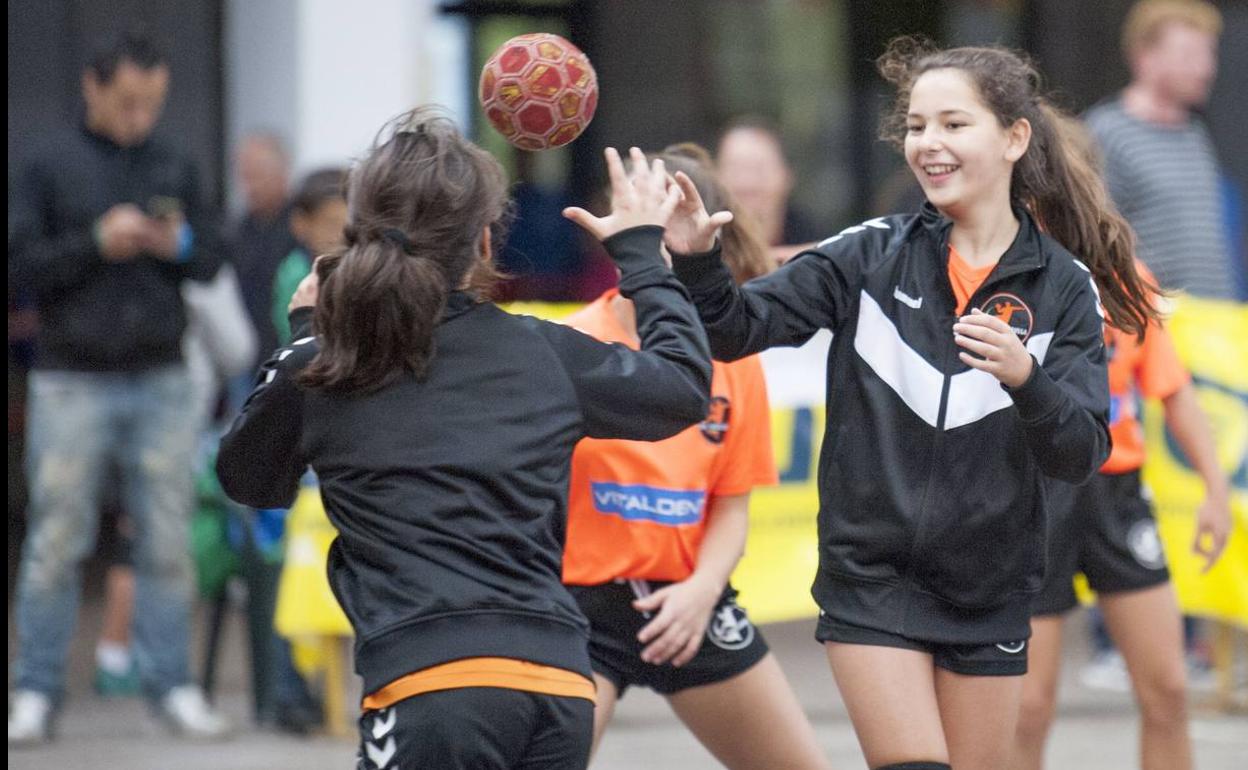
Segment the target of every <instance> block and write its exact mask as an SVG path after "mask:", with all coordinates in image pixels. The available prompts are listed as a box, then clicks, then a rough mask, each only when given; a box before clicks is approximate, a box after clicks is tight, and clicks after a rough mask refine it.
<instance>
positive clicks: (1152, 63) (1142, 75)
mask: <svg viewBox="0 0 1248 770" xmlns="http://www.w3.org/2000/svg"><path fill="white" fill-rule="evenodd" d="M1221 31H1222V17H1221V15H1220V14H1219V13H1218V10H1217V9H1216V8H1215V7H1214V6H1213V5H1212V4H1211V3H1209V2H1206V0H1141V1H1140V2H1138V3H1136V4H1135V6H1133V7H1132V9H1131V11H1130V13H1128V15H1127V19H1126V22H1125V23H1124V25H1123V35H1122V38H1123V39H1122V42H1123V50H1124V52H1125V54H1126V57H1127V61H1128V63H1129V65H1130V67H1131V73H1132V80H1131V83H1130V84H1129V85H1128V86H1127V87H1126V88H1125V89H1124V90H1123V91H1122V93H1121V94H1119V95H1118V97H1117V98H1115V99H1113V100H1111V101H1108V102H1104V103H1102V104H1100V105H1098V106H1096V107H1094V108H1093V109H1092V110H1090V111H1089V112H1088V114H1087V116H1086V120H1087V125H1088V128H1089V129H1090V130H1091V132H1092V134H1093V135H1094V136H1095V137H1096V140H1097V142H1098V144H1099V145H1100V149H1101V152H1102V153H1103V155H1104V161H1105V177H1106V180H1107V181H1108V183H1109V188H1110V192H1111V194H1112V195H1113V198H1114V202H1115V203H1117V205H1118V208H1119V209H1120V210H1121V211H1122V213H1123V215H1124V216H1125V217H1126V218H1127V220H1128V221H1129V222H1130V223H1131V225H1132V227H1134V228H1135V231H1136V234H1137V235H1138V237H1139V257H1140V259H1141V260H1142V261H1143V262H1144V263H1145V264H1146V265H1148V267H1149V268H1150V269H1151V270H1152V272H1153V274H1154V275H1156V276H1157V280H1158V282H1159V283H1160V285H1161V287H1162V288H1163V289H1171V290H1181V291H1186V292H1189V293H1191V294H1193V295H1197V296H1202V297H1214V298H1220V299H1231V298H1233V297H1234V292H1235V288H1234V287H1235V284H1236V282H1235V276H1234V274H1233V272H1232V264H1231V260H1232V255H1231V244H1230V236H1229V233H1228V230H1227V227H1226V224H1225V222H1224V221H1223V205H1222V199H1221V189H1220V175H1219V170H1218V163H1217V158H1216V156H1215V154H1214V149H1213V143H1212V141H1211V140H1210V137H1209V132H1208V131H1207V130H1206V128H1205V126H1204V124H1203V123H1201V122H1200V120H1198V119H1197V118H1196V117H1195V116H1194V115H1193V110H1195V109H1198V108H1200V107H1201V106H1202V105H1203V104H1204V103H1205V102H1206V101H1207V100H1208V97H1209V91H1210V89H1211V87H1212V85H1213V79H1214V76H1215V74H1216V72H1217V46H1218V37H1219V35H1220V34H1221Z"/></svg>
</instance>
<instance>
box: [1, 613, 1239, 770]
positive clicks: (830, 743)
mask: <svg viewBox="0 0 1248 770" xmlns="http://www.w3.org/2000/svg"><path fill="white" fill-rule="evenodd" d="M84 614H85V615H86V617H85V618H84V622H83V626H84V628H85V629H88V630H89V629H91V628H92V627H93V626H94V625H96V623H94V622H93V620H94V618H93V612H92V610H90V609H89V610H88V611H87V612H86V613H84ZM1070 625H1071V628H1070V633H1069V636H1068V644H1067V649H1068V650H1069V652H1068V653H1067V656H1066V661H1067V664H1068V665H1067V667H1066V669H1067V671H1066V677H1065V679H1066V681H1065V683H1064V685H1063V689H1062V701H1061V709H1060V715H1059V720H1058V724H1057V727H1056V730H1055V732H1054V734H1053V737H1052V741H1051V750H1050V755H1049V764H1048V767H1049V768H1054V769H1055V770H1056V769H1057V768H1061V770H1093V769H1095V770H1105V769H1106V768H1132V767H1135V766H1136V762H1135V754H1136V749H1135V745H1136V726H1135V714H1134V711H1133V708H1132V705H1131V701H1130V698H1129V696H1127V695H1122V694H1113V693H1103V692H1095V691H1090V690H1087V689H1084V688H1081V687H1080V686H1079V685H1078V683H1077V682H1076V681H1075V680H1074V670H1075V668H1076V667H1077V665H1078V664H1079V663H1081V662H1082V661H1083V660H1084V658H1085V657H1086V653H1085V650H1084V648H1083V646H1082V644H1081V643H1080V642H1081V640H1082V639H1083V634H1082V633H1080V632H1081V630H1082V629H1081V628H1080V627H1079V626H1080V625H1081V624H1078V623H1074V624H1070ZM765 632H766V633H767V637H768V640H769V641H770V642H771V645H772V647H773V649H774V650H775V651H776V654H777V656H778V658H779V659H780V662H781V664H782V665H783V666H784V668H785V671H786V673H787V674H788V676H789V678H790V680H791V681H792V682H793V684H794V687H795V688H796V690H797V692H798V696H799V698H800V699H801V701H802V703H803V704H804V706H805V708H806V713H807V714H808V715H809V716H810V718H811V720H812V721H813V722H814V724H815V727H816V730H817V731H818V734H819V739H820V741H821V743H822V745H823V747H824V749H825V750H826V752H827V754H828V756H829V757H831V759H832V761H833V763H834V766H835V767H836V768H838V770H841V769H843V770H849V769H851V768H852V769H853V770H861V769H862V768H864V767H865V765H864V763H863V761H862V759H861V757H860V755H859V752H858V748H857V744H856V743H855V740H854V735H853V731H852V729H851V727H850V724H849V720H848V718H847V717H846V714H845V709H844V706H843V704H842V703H841V701H840V699H839V698H838V697H837V694H836V689H835V688H834V687H833V685H832V677H831V674H830V673H829V671H828V668H827V664H826V662H825V660H824V657H823V653H822V649H821V648H820V647H819V646H818V645H817V644H815V643H814V642H813V641H812V640H811V633H812V630H811V624H810V623H786V624H780V625H775V626H769V627H766V628H765ZM226 645H227V647H226V649H227V655H226V660H225V661H224V663H223V664H222V665H223V670H222V672H221V697H220V703H221V705H222V707H223V708H224V709H225V710H226V711H227V712H228V713H229V714H230V715H231V716H232V717H234V719H235V720H236V722H237V723H238V724H244V723H245V722H246V718H247V714H248V700H247V694H246V690H245V681H246V674H245V669H244V665H243V661H244V660H245V655H244V653H243V642H242V627H241V620H239V619H235V620H234V621H233V622H232V624H231V626H230V627H229V630H228V632H227V641H226ZM9 647H10V656H11V654H12V647H13V643H12V626H11V624H10V645H9ZM88 653H89V648H88V646H87V645H86V644H85V643H84V642H82V641H81V640H80V641H79V642H77V643H76V645H75V663H74V668H73V683H72V685H71V691H72V702H71V703H70V706H69V709H68V712H67V713H66V715H65V718H64V719H63V720H62V722H61V731H60V738H59V740H58V741H57V742H56V743H55V744H54V745H52V746H51V747H48V748H44V749H39V750H34V751H19V752H9V757H8V759H9V767H10V768H13V769H14V770H27V769H29V770H36V768H38V769H39V770H43V769H44V768H57V770H79V769H80V768H84V769H85V768H91V769H92V770H113V769H114V768H116V769H117V770H123V769H124V770H170V769H174V770H219V769H220V768H231V769H235V770H276V769H279V768H292V769H293V770H322V769H324V770H329V769H330V768H334V769H335V770H339V769H344V768H351V767H354V764H353V757H354V754H355V748H354V746H353V745H352V744H351V743H349V742H347V741H342V740H336V739H331V738H324V737H322V738H315V739H310V740H296V739H291V738H288V737H285V736H281V735H277V734H273V733H269V732H263V731H256V730H249V729H243V730H241V731H240V732H239V734H238V735H236V736H235V738H234V739H233V740H232V741H230V742H228V743H222V744H215V745H190V744H186V743H183V742H179V741H176V740H173V739H171V738H169V737H168V736H167V735H165V734H164V733H163V732H162V731H161V730H160V728H159V727H158V726H157V725H156V724H155V723H154V722H153V721H152V720H151V719H150V717H148V715H147V713H146V711H145V709H144V707H143V706H142V704H140V703H138V702H137V701H103V700H100V699H98V698H96V697H95V696H94V695H92V694H91V693H90V689H89V681H90V671H89V663H90V656H89V654H88ZM1199 700H1200V698H1199V696H1197V698H1196V701H1197V706H1196V708H1195V714H1194V718H1193V724H1192V732H1193V735H1194V738H1195V744H1196V754H1197V766H1198V767H1199V768H1202V770H1232V769H1234V770H1242V769H1243V768H1248V717H1244V716H1242V715H1241V716H1237V717H1229V716H1220V715H1217V714H1214V713H1212V712H1210V711H1208V710H1206V709H1202V708H1201V707H1200V706H1199ZM593 767H594V768H599V769H601V770H622V769H623V768H645V770H665V769H666V768H671V769H672V770H700V769H701V768H714V767H718V765H717V763H716V762H715V761H714V760H713V759H712V758H711V757H710V755H709V754H707V752H706V751H705V750H704V749H702V748H701V746H699V745H698V744H697V743H696V742H695V741H694V740H693V739H692V738H691V737H690V736H689V734H688V733H687V732H686V731H685V730H684V729H683V728H682V727H681V725H680V724H679V722H677V721H676V720H675V718H674V717H673V716H672V715H671V712H670V710H669V709H668V708H667V705H666V704H665V703H664V702H663V701H662V699H660V698H658V697H655V696H653V695H651V694H650V693H647V692H641V691H632V692H630V693H629V695H628V697H627V698H626V699H625V700H624V701H623V702H622V703H621V704H620V707H619V709H618V711H617V714H616V719H615V722H614V723H613V725H612V727H611V730H610V732H608V734H607V737H606V739H605V740H604V743H603V746H602V748H601V751H600V753H599V756H598V758H597V761H596V762H595V763H594V765H593Z"/></svg>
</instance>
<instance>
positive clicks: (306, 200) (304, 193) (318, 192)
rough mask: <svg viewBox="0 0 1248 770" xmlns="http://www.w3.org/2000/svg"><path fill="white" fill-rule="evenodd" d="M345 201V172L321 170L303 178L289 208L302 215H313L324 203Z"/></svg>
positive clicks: (328, 169)
mask: <svg viewBox="0 0 1248 770" xmlns="http://www.w3.org/2000/svg"><path fill="white" fill-rule="evenodd" d="M346 199H347V171H346V169H341V168H322V169H318V170H316V171H313V172H312V173H310V174H308V175H307V176H306V177H304V178H303V182H302V183H301V184H300V185H299V189H298V190H296V191H295V196H294V198H292V199H291V207H292V208H293V209H294V210H295V211H297V212H299V213H300V214H303V215H305V216H306V215H310V214H315V213H316V210H317V209H319V208H320V207H321V204H323V203H325V202H326V201H332V200H343V201H345V200H346Z"/></svg>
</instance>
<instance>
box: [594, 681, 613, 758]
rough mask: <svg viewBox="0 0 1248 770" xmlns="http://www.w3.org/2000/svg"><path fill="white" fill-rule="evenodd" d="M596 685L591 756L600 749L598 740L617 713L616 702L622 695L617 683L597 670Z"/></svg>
mask: <svg viewBox="0 0 1248 770" xmlns="http://www.w3.org/2000/svg"><path fill="white" fill-rule="evenodd" d="M594 685H595V687H596V689H597V693H595V695H596V697H595V701H596V703H595V705H594V742H593V745H592V748H591V749H590V754H589V755H590V756H591V757H592V756H593V755H594V754H595V753H596V752H597V751H598V742H599V741H601V740H602V734H603V733H604V732H606V730H607V724H608V723H610V721H611V717H612V715H614V714H615V703H616V701H617V700H619V697H620V693H619V691H617V690H616V689H615V684H614V683H613V682H612V681H611V680H610V679H607V678H606V677H605V676H603V675H602V674H599V673H598V672H597V671H595V672H594Z"/></svg>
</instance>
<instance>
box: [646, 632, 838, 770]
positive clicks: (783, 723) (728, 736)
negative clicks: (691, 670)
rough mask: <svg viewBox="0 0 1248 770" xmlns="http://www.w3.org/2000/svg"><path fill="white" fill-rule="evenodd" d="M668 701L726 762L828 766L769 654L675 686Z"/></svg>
mask: <svg viewBox="0 0 1248 770" xmlns="http://www.w3.org/2000/svg"><path fill="white" fill-rule="evenodd" d="M668 702H670V703H671V704H672V708H673V710H675V712H676V715H677V716H679V717H680V719H681V721H682V722H684V723H685V725H686V726H687V727H688V728H689V729H690V730H691V731H692V732H693V734H694V735H695V736H696V737H697V739H698V740H699V741H701V743H702V745H703V746H705V747H706V748H707V750H709V751H710V752H711V753H712V754H714V755H715V758H716V759H718V760H719V761H720V762H722V763H723V764H724V765H725V766H726V767H729V768H753V767H783V768H792V770H799V769H800V768H819V769H830V768H831V765H830V764H829V763H828V760H827V758H826V757H825V756H824V755H823V752H822V751H821V750H820V748H819V744H818V742H817V741H816V740H815V731H814V729H813V728H812V727H811V726H810V722H809V721H808V720H807V719H806V715H805V713H803V711H802V706H801V704H800V703H798V702H797V696H795V695H794V694H793V690H792V688H790V687H789V682H788V680H787V679H785V676H784V672H783V671H781V670H780V664H779V663H778V662H776V659H775V657H774V656H773V655H771V654H770V653H768V654H767V655H766V656H765V657H764V658H763V659H762V660H760V661H759V662H758V663H756V664H754V666H752V667H751V668H749V669H748V670H746V671H744V672H743V673H740V674H738V675H736V676H734V677H732V678H730V679H726V680H724V681H722V682H716V683H714V684H708V685H702V686H700V687H690V688H688V689H686V690H681V691H680V692H678V693H674V694H672V695H670V696H668Z"/></svg>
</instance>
